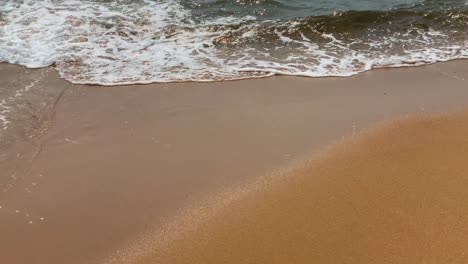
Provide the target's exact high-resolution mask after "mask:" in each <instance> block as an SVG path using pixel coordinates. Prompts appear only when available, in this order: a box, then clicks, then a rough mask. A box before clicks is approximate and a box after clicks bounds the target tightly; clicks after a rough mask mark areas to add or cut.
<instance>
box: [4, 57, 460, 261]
mask: <svg viewBox="0 0 468 264" xmlns="http://www.w3.org/2000/svg"><path fill="white" fill-rule="evenodd" d="M4 67H7V66H5V65H0V75H2V78H6V77H7V76H3V75H4V74H6V73H5V71H3V69H4ZM8 67H16V66H8ZM19 71H21V69H19ZM38 71H41V70H38ZM40 73H41V74H42V72H40ZM31 74H33V75H34V74H39V72H36V71H32V73H31ZM46 74H47V76H46V78H43V79H41V80H43V81H40V82H38V83H37V85H38V87H67V88H66V91H65V92H64V93H63V95H61V97H60V100H58V102H57V103H56V104H54V108H53V110H51V111H52V112H53V114H51V115H47V116H50V117H51V118H52V120H48V122H50V123H51V124H53V125H52V126H50V128H49V129H48V130H47V132H46V133H45V134H43V135H42V134H41V136H40V137H35V138H33V139H31V140H33V141H34V144H31V148H33V149H34V150H35V152H34V153H37V154H35V155H34V158H33V159H32V161H31V162H28V163H21V166H22V170H21V172H22V173H23V174H22V175H20V176H19V177H18V178H19V179H20V180H18V181H17V182H15V184H13V185H11V186H9V187H8V188H7V189H5V190H4V191H3V192H1V193H0V206H2V208H1V209H0V234H1V236H0V248H1V249H2V252H1V254H0V262H1V263H3V262H5V263H14V264H16V263H18V264H22V263H25V264H26V263H27V264H30V263H48V264H55V263H57V264H63V263H67V264H73V263H102V261H103V260H106V259H107V260H108V259H109V256H120V255H119V254H118V253H116V252H123V253H122V254H123V255H125V256H128V254H130V255H138V256H140V255H146V253H148V252H151V251H152V250H153V247H152V246H153V245H154V244H155V243H156V242H157V241H159V239H160V237H158V235H157V234H158V230H159V229H160V228H162V227H164V226H167V225H170V223H176V222H177V221H176V222H174V221H175V220H174V219H179V218H178V215H181V214H183V212H185V210H186V209H187V208H188V209H190V208H197V207H194V204H197V203H198V202H199V201H205V200H208V201H210V199H211V198H210V197H213V195H214V194H216V193H223V192H224V190H226V189H232V188H235V187H236V186H245V185H246V184H247V183H249V182H252V181H255V179H258V178H259V177H260V176H263V175H269V174H270V173H271V172H272V171H277V170H278V169H281V168H284V167H287V166H291V164H296V163H297V162H298V161H301V160H304V159H307V158H309V157H310V155H311V154H313V153H316V152H319V151H320V150H322V149H323V148H324V147H325V146H327V145H329V144H331V143H333V142H335V141H337V140H341V139H342V138H343V137H349V136H351V135H353V134H354V133H358V132H359V131H360V130H361V129H364V128H368V127H372V126H374V125H376V124H378V123H379V122H383V121H385V120H389V119H395V118H401V117H404V116H406V115H414V114H421V113H440V112H446V111H453V110H457V109H461V108H463V107H466V105H467V102H468V89H466V79H467V78H468V63H467V61H453V62H449V63H439V64H434V65H430V66H426V67H418V68H405V69H388V70H376V71H370V72H366V73H363V74H360V75H358V76H354V77H350V78H323V79H307V78H293V77H273V78H268V79H258V80H246V81H236V82H223V83H179V84H154V85H144V86H123V87H98V86H79V85H72V86H70V85H69V84H68V83H67V82H66V81H63V80H61V79H60V78H58V76H57V74H56V73H55V72H54V71H49V72H47V73H46ZM11 82H12V83H13V85H17V86H21V85H27V83H24V82H23V81H22V80H21V78H17V79H14V80H12V81H11ZM41 85H42V86H41ZM59 90H60V89H59ZM39 127H40V126H39ZM27 142H30V141H27ZM410 143H411V142H408V144H410ZM23 145H25V142H23V143H22V146H23ZM26 145H28V144H26ZM25 151H26V150H25ZM2 152H3V153H4V154H6V156H7V157H15V155H16V152H17V150H16V149H15V150H12V148H5V149H2ZM410 158H411V157H410ZM4 165H5V164H4V163H2V164H0V171H4V170H1V169H2V168H3V166H4ZM6 165H8V164H6ZM6 165H5V166H6ZM8 177H9V176H8V175H6V176H5V177H4V175H2V177H0V179H3V178H8ZM460 183H461V182H460ZM284 188H285V190H286V189H288V188H289V187H287V186H286V185H285V187H284ZM291 188H292V187H291ZM356 188H357V187H356ZM329 190H331V189H329ZM317 195H319V194H317ZM337 195H338V194H337ZM234 198H236V197H234ZM338 198H339V197H338ZM257 199H258V201H260V200H262V199H263V198H261V197H255V200H257ZM291 199H292V198H291ZM265 201H269V200H268V199H266V200H265ZM268 204H269V203H267V202H266V203H265V206H268ZM213 206H214V207H224V206H225V203H224V201H223V202H222V203H220V204H218V203H215V204H214V205H213ZM299 207H300V203H298V208H299ZM210 208H211V209H213V207H210ZM188 209H187V210H188ZM324 210H325V209H324ZM246 212H247V211H246ZM323 212H326V211H323ZM337 213H338V212H337ZM245 216H249V214H248V213H246V214H245ZM249 217H250V216H249ZM324 217H326V216H324ZM329 217H330V218H331V217H332V215H330V216H329ZM220 219H222V218H220ZM252 219H255V218H252ZM323 219H326V218H323ZM343 219H344V218H343ZM193 220H195V218H194V219H193ZM193 222H196V221H193ZM201 222H202V223H203V222H204V221H201ZM232 223H233V228H235V223H234V222H232ZM352 223H353V222H350V224H352ZM213 228H214V229H213V232H212V234H217V233H216V232H218V231H216V232H215V230H218V229H217V227H216V225H214V224H213ZM265 228H266V229H268V225H266V226H265ZM177 230H178V231H180V230H183V228H182V229H177ZM219 230H223V229H222V228H221V229H219ZM210 232H211V231H210ZM220 234H222V232H221V233H220ZM309 234H310V233H309ZM141 237H144V238H146V239H148V238H149V241H148V240H146V243H145V245H137V248H140V249H141V250H140V251H145V252H143V253H141V254H140V253H138V254H136V253H135V251H133V250H134V248H135V247H134V246H133V245H135V241H137V242H138V241H141ZM202 237H203V236H200V238H202ZM221 238H222V237H221ZM221 238H220V239H221ZM254 238H255V237H252V239H254ZM187 241H195V242H197V240H194V239H193V238H192V237H190V239H188V240H187ZM213 241H215V239H214V240H213ZM219 241H223V240H219ZM250 241H254V240H250ZM195 242H194V247H196V246H197V245H202V244H198V242H197V243H195ZM181 243H182V244H180V247H178V248H180V250H181V252H182V251H183V252H185V253H183V254H181V256H190V254H191V253H190V252H192V251H190V250H188V251H185V250H183V249H184V243H186V242H183V241H182V242H181ZM175 245H176V244H175ZM177 245H179V244H177ZM265 246H268V245H265ZM272 246H273V245H272ZM234 249H236V248H232V250H234ZM146 250H148V252H146ZM260 250H262V249H261V248H259V252H260ZM298 250H300V249H298ZM298 252H299V251H298ZM231 253H232V254H233V256H234V255H236V254H237V253H236V251H231ZM165 256H167V257H170V254H168V255H165ZM220 256H222V255H220ZM233 259H234V258H233ZM195 260H196V259H195ZM181 261H184V259H181ZM245 263H248V262H245Z"/></svg>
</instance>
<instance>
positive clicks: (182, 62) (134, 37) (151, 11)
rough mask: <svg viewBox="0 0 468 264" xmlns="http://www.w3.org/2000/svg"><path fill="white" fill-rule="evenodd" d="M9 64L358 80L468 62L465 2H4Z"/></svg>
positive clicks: (66, 72)
mask: <svg viewBox="0 0 468 264" xmlns="http://www.w3.org/2000/svg"><path fill="white" fill-rule="evenodd" d="M0 13H1V19H0V29H1V31H0V61H4V62H9V63H14V64H21V65H25V66H27V67H30V68H36V67H45V66H50V65H54V66H55V67H56V68H57V70H58V71H59V73H60V74H61V76H62V77H63V78H65V79H67V80H69V81H71V82H73V83H92V84H102V85H117V84H130V83H151V82H174V81H216V80H232V79H242V78H254V77H265V76H271V75H274V74H286V75H301V76H309V77H322V76H350V75H353V74H356V73H359V72H362V71H366V70H369V69H372V68H380V67H399V66H411V65H422V64H427V63H432V62H436V61H446V60H451V59H460V58H467V57H468V40H467V34H466V32H468V4H467V2H466V1H465V0H447V1H436V0H430V1H420V0H419V1H416V0H382V1H371V0H337V1H319V0H288V1H286V0H281V1H279V0H257V1H252V0H250V1H247V0H237V1H229V0H200V1H194V0H192V1H183V0H161V1H152V0H133V1H129V0H120V1H110V0H108V1H103V0H101V1H93V0H54V1H52V0H22V1H18V0H4V1H2V3H1V4H0Z"/></svg>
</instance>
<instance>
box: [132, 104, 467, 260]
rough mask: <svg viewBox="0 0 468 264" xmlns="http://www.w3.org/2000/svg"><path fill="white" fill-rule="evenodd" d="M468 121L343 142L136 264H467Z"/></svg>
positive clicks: (388, 129) (450, 119) (428, 123)
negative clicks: (319, 157) (316, 159)
mask: <svg viewBox="0 0 468 264" xmlns="http://www.w3.org/2000/svg"><path fill="white" fill-rule="evenodd" d="M467 249H468V113H462V114H456V115H450V116H437V117H430V118H428V117H424V118H413V119H411V120H409V119H407V120H403V121H397V122H394V123H392V124H391V125H388V126H385V127H383V128H379V129H375V130H374V131H371V132H370V133H366V135H363V136H358V137H356V138H353V139H351V140H349V141H348V142H346V143H339V144H337V145H336V146H334V147H332V148H331V150H329V151H327V154H326V155H325V156H324V157H323V158H321V159H320V160H319V161H318V162H309V163H307V164H305V165H303V166H301V167H300V168H297V169H295V170H293V171H292V172H290V173H288V175H286V177H284V178H283V179H282V180H281V181H277V182H276V183H275V184H273V185H272V186H269V187H268V188H267V189H266V190H262V191H259V192H254V193H251V194H249V195H247V196H245V197H244V198H243V199H240V200H239V201H235V202H233V203H231V204H230V205H229V206H227V207H225V208H224V209H222V211H221V212H220V213H219V214H218V215H216V216H215V217H212V218H211V219H209V220H207V221H205V222H204V223H202V224H201V225H200V226H199V227H198V228H197V230H196V231H192V232H188V233H187V234H185V235H182V236H179V237H178V239H176V240H175V241H172V242H171V243H170V244H169V246H168V247H156V248H154V249H153V252H152V253H151V254H150V255H149V256H146V257H144V258H142V259H140V260H139V261H137V262H138V263H145V264H150V263H158V264H159V263H170V264H182V263H184V264H220V263H223V264H228V263H233V264H244V263H249V264H250V263H252V264H253V263H268V264H275V263H278V264H286V263H295V264H298V263H307V264H309V263H314V264H324V263H329V264H337V263H359V264H365V263H379V264H385V263H392V264H396V263H402V264H403V263H405V264H408V263H412V264H415V263H426V264H430V263H434V264H436V263H437V264H441V263H468V252H467Z"/></svg>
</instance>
